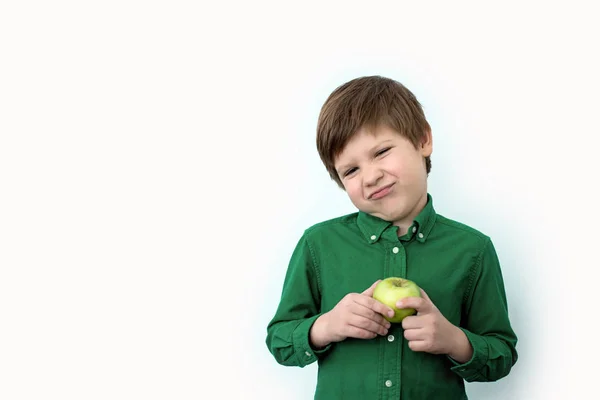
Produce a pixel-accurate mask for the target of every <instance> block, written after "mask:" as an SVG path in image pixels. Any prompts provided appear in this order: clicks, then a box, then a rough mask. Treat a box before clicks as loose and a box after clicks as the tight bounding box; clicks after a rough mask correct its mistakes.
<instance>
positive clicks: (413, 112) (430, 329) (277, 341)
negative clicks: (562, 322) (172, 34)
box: [266, 76, 517, 400]
mask: <svg viewBox="0 0 600 400" xmlns="http://www.w3.org/2000/svg"><path fill="white" fill-rule="evenodd" d="M317 149H318V151H319V154H320V156H321V159H322V161H323V163H324V164H325V167H326V169H327V171H328V172H329V174H330V176H331V178H332V179H333V180H334V181H336V182H337V184H338V185H339V186H340V187H341V188H342V189H344V190H345V191H346V193H347V194H348V196H349V198H350V200H351V201H352V203H353V204H354V205H355V206H356V208H357V209H358V212H356V213H353V214H350V215H345V216H342V217H339V218H335V219H332V220H329V221H325V222H321V223H319V224H316V225H314V226H312V227H310V228H308V229H307V230H306V231H305V232H304V234H303V236H302V237H301V239H300V241H299V242H298V244H297V246H296V248H295V250H294V252H293V254H292V257H291V260H290V263H289V267H288V271H287V274H286V277H285V281H284V284H283V291H282V295H281V300H280V303H279V306H278V308H277V311H276V313H275V316H274V317H273V319H272V320H271V321H270V323H269V324H268V327H267V339H266V343H267V346H268V348H269V351H270V352H271V353H272V354H273V355H274V357H275V359H276V360H277V362H279V363H280V364H282V365H288V366H299V367H304V366H305V365H308V364H310V363H312V362H314V361H317V362H318V365H319V370H318V380H317V387H316V391H315V396H314V398H315V399H326V400H333V399H344V400H352V399H357V400H370V399H403V400H425V399H436V400H439V399H466V398H467V396H466V393H465V389H464V380H466V381H468V382H472V381H480V382H486V381H495V380H498V379H500V378H502V377H504V376H506V375H507V374H508V373H509V371H510V369H511V368H512V366H513V365H514V364H515V362H516V361H517V352H516V343H517V337H516V335H515V333H514V331H513V329H512V328H511V324H510V321H509V317H508V309H507V301H506V295H505V290H504V284H503V278H502V273H501V270H500V265H499V261H498V257H497V255H496V252H495V250H494V246H493V244H492V242H491V241H490V239H489V237H487V236H486V235H484V234H482V233H480V232H478V231H477V230H475V229H473V228H470V227H468V226H466V225H464V224H461V223H458V222H455V221H452V220H450V219H448V218H445V217H443V216H441V215H440V214H437V213H436V211H435V210H434V208H433V199H432V196H431V195H430V194H429V193H428V191H427V176H428V174H429V172H430V170H431V161H430V155H431V153H432V135H431V129H430V127H429V124H428V122H427V121H426V119H425V116H424V113H423V110H422V108H421V105H420V104H419V102H418V101H417V99H416V98H415V96H414V95H413V94H412V93H411V92H410V91H409V90H408V89H407V88H405V87H404V86H403V85H401V84H400V83H398V82H396V81H393V80H391V79H387V78H384V77H379V76H372V77H363V78H357V79H354V80H351V81H350V82H347V83H346V84H344V85H342V86H340V87H339V88H337V89H336V90H335V91H334V92H333V93H332V94H331V95H330V96H329V98H328V99H327V100H326V102H325V104H324V105H323V107H322V109H321V113H320V115H319V120H318V127H317ZM390 276H396V277H403V278H406V279H410V280H412V281H414V282H415V283H417V285H419V286H420V287H421V288H422V293H421V294H422V297H421V298H419V297H412V298H407V299H404V300H402V301H400V302H399V304H397V306H398V307H399V308H415V309H416V310H417V314H416V315H413V316H409V317H407V318H405V319H404V320H403V321H402V323H400V324H390V323H389V322H387V320H386V319H384V317H383V316H384V315H386V314H387V315H390V316H392V315H393V313H394V312H393V310H392V309H390V308H389V307H387V306H385V305H383V304H382V303H380V302H378V301H376V300H374V299H373V298H372V294H373V290H374V288H375V285H376V284H377V282H378V281H379V280H381V279H383V278H386V277H390Z"/></svg>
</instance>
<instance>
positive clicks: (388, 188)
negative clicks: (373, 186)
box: [368, 183, 394, 200]
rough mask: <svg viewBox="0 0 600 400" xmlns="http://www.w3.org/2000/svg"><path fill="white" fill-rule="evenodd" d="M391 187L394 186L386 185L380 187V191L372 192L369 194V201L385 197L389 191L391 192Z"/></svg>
mask: <svg viewBox="0 0 600 400" xmlns="http://www.w3.org/2000/svg"><path fill="white" fill-rule="evenodd" d="M392 186H394V184H393V183H392V184H389V185H386V186H384V187H382V188H381V189H377V190H376V191H374V192H373V193H371V194H370V195H369V197H368V199H369V200H378V199H380V198H382V197H384V196H387V195H388V194H389V193H390V192H391V191H392Z"/></svg>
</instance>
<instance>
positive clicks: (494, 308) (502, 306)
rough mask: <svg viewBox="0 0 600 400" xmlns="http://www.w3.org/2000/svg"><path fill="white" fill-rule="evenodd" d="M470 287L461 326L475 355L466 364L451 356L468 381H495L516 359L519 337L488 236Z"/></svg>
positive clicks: (454, 367) (455, 366)
mask: <svg viewBox="0 0 600 400" xmlns="http://www.w3.org/2000/svg"><path fill="white" fill-rule="evenodd" d="M470 288H471V290H469V291H468V295H467V298H466V299H465V302H464V305H465V309H464V315H465V318H464V320H463V322H462V323H461V326H460V328H461V329H462V330H463V332H465V334H466V336H467V338H468V340H469V341H470V343H471V345H472V346H473V357H472V358H471V360H469V361H468V362H466V363H465V364H458V363H456V362H455V361H454V360H452V359H451V360H452V362H453V363H454V366H453V367H452V370H453V371H454V372H456V373H457V374H459V375H460V376H461V377H463V378H464V379H465V380H466V381H468V382H489V381H496V380H498V379H500V378H503V377H504V376H506V375H508V373H509V372H510V370H511V368H512V367H513V365H514V364H515V363H516V362H517V351H516V344H517V336H516V334H515V332H514V331H513V329H512V327H511V324H510V321H509V317H508V306H507V300H506V293H505V289H504V281H503V278H502V272H501V269H500V263H499V261H498V256H497V254H496V251H495V249H494V246H493V244H492V242H491V241H490V240H489V238H488V239H487V241H486V243H485V246H484V248H483V250H482V252H481V254H480V255H479V257H478V258H477V261H476V263H475V266H474V269H473V270H472V273H471V282H470Z"/></svg>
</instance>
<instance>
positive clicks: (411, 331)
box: [396, 289, 470, 358]
mask: <svg viewBox="0 0 600 400" xmlns="http://www.w3.org/2000/svg"><path fill="white" fill-rule="evenodd" d="M421 296H422V297H420V298H419V297H407V298H405V299H402V300H400V301H398V303H396V307H398V308H414V309H416V310H417V314H416V315H411V316H408V317H406V318H404V320H402V328H404V337H405V338H406V340H408V347H409V348H410V349H411V350H413V351H424V352H427V353H433V354H448V355H450V356H452V355H453V354H454V355H457V356H458V358H463V357H461V355H462V354H463V353H464V346H465V341H466V344H467V345H468V347H469V348H470V344H469V343H468V340H467V338H466V336H465V334H464V332H462V331H461V330H460V329H459V328H458V327H456V326H454V325H453V324H452V323H450V321H448V320H447V319H446V317H444V316H443V315H442V313H441V312H440V310H439V309H438V308H437V307H436V306H435V304H433V302H432V301H431V299H430V298H429V296H428V295H427V293H425V291H424V290H423V289H421ZM457 352H458V353H461V354H460V355H459V354H457Z"/></svg>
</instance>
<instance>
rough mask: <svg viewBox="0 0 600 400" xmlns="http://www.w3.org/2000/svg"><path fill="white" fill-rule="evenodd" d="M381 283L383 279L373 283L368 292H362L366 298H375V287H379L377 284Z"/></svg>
mask: <svg viewBox="0 0 600 400" xmlns="http://www.w3.org/2000/svg"><path fill="white" fill-rule="evenodd" d="M379 282H381V279H378V280H376V281H375V283H373V284H372V285H371V287H370V288H368V289H367V290H365V291H364V292H362V294H364V295H365V296H369V297H373V292H374V291H375V286H377V284H378V283H379Z"/></svg>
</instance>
